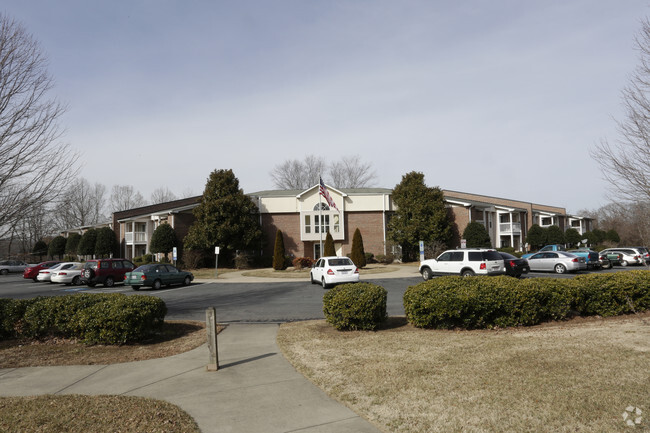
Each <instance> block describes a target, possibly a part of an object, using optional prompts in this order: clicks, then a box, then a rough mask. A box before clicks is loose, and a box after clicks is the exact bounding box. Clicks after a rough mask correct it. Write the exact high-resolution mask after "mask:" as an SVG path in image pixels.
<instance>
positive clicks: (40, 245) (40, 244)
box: [32, 239, 47, 261]
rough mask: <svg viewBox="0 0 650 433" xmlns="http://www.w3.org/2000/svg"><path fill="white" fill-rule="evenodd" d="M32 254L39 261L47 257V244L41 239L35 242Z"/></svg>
mask: <svg viewBox="0 0 650 433" xmlns="http://www.w3.org/2000/svg"><path fill="white" fill-rule="evenodd" d="M32 254H34V255H35V256H38V260H39V261H41V260H43V256H44V255H47V244H46V243H45V241H44V240H43V239H39V240H38V241H36V243H35V244H34V248H33V249H32Z"/></svg>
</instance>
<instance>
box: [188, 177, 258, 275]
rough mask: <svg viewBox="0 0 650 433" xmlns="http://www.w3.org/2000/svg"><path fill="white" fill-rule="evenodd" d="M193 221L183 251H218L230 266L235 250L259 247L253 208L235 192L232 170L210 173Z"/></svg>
mask: <svg viewBox="0 0 650 433" xmlns="http://www.w3.org/2000/svg"><path fill="white" fill-rule="evenodd" d="M193 213H194V216H195V217H196V221H195V222H194V224H192V226H191V227H190V229H189V232H188V234H187V236H186V237H185V245H184V246H185V250H199V251H201V250H202V251H203V252H204V253H206V254H208V253H210V251H211V250H214V247H217V246H218V247H220V248H221V252H220V254H219V258H220V259H222V260H224V264H231V263H232V260H233V259H234V255H235V252H236V251H237V250H249V249H257V248H259V247H260V243H259V242H260V239H261V238H262V229H261V226H260V221H259V210H258V209H257V205H256V204H255V203H254V202H253V200H251V198H250V197H249V196H247V195H246V194H244V191H243V190H241V189H240V188H239V180H238V179H237V178H236V177H235V175H234V173H233V172H232V170H214V171H213V172H212V173H210V177H209V178H208V181H207V182H206V185H205V190H204V191H203V196H202V198H201V202H200V203H199V205H198V206H197V207H196V208H194V211H193Z"/></svg>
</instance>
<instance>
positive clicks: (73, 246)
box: [65, 233, 81, 256]
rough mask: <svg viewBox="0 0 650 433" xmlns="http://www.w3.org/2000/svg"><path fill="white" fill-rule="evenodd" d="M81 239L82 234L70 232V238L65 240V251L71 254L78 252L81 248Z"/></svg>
mask: <svg viewBox="0 0 650 433" xmlns="http://www.w3.org/2000/svg"><path fill="white" fill-rule="evenodd" d="M80 240H81V235H80V234H79V233H70V234H69V235H68V239H67V240H66V242H65V253H66V254H69V255H71V256H74V255H76V254H77V251H78V248H79V241H80Z"/></svg>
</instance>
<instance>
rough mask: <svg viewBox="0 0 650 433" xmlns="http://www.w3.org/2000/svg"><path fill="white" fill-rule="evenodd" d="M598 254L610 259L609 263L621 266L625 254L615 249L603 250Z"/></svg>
mask: <svg viewBox="0 0 650 433" xmlns="http://www.w3.org/2000/svg"><path fill="white" fill-rule="evenodd" d="M598 255H599V256H600V257H605V258H606V259H607V260H609V263H610V264H611V265H612V266H620V265H621V262H622V261H623V254H621V253H617V252H614V251H607V250H603V251H601V252H599V253H598Z"/></svg>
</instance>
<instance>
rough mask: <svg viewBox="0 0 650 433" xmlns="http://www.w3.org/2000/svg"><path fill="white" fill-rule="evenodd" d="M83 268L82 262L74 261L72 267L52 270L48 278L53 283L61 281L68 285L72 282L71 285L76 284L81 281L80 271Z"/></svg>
mask: <svg viewBox="0 0 650 433" xmlns="http://www.w3.org/2000/svg"><path fill="white" fill-rule="evenodd" d="M82 270H83V264H82V263H76V264H75V265H74V266H73V267H71V268H67V269H63V270H61V269H60V270H58V271H56V272H52V276H51V278H50V280H51V281H52V282H53V283H63V284H65V285H66V286H69V285H70V284H72V285H73V286H77V285H79V284H80V283H81V271H82Z"/></svg>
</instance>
